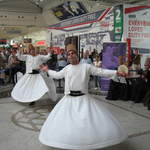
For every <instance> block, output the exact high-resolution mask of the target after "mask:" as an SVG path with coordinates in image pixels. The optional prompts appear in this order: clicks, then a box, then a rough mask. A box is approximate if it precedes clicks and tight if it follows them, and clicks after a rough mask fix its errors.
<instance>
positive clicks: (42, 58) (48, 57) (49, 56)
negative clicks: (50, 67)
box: [40, 53, 51, 62]
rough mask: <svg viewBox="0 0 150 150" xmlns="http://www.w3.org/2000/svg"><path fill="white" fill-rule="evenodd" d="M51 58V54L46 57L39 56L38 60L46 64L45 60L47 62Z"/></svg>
mask: <svg viewBox="0 0 150 150" xmlns="http://www.w3.org/2000/svg"><path fill="white" fill-rule="evenodd" d="M50 58H51V54H50V53H49V54H47V55H40V59H41V60H42V61H43V62H46V61H47V60H49V59H50Z"/></svg>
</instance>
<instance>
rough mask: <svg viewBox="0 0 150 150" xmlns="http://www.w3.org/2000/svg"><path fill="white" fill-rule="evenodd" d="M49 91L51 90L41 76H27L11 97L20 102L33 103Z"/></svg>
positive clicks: (21, 80)
mask: <svg viewBox="0 0 150 150" xmlns="http://www.w3.org/2000/svg"><path fill="white" fill-rule="evenodd" d="M48 91H49V88H48V86H47V85H46V83H45V81H44V79H43V77H42V76H41V75H40V74H25V75H24V76H23V77H22V78H21V79H20V80H19V81H18V82H17V84H16V85H15V87H14V88H13V90H12V92H11V96H12V98H13V99H14V100H16V101H19V102H33V101H37V100H39V99H40V98H41V97H42V96H43V95H44V94H45V93H47V92H48Z"/></svg>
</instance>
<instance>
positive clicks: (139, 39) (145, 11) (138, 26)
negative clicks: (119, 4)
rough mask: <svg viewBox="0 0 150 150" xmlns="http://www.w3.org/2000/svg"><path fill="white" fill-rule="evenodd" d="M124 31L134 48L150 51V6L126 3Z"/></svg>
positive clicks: (145, 51) (141, 51) (143, 51)
mask: <svg viewBox="0 0 150 150" xmlns="http://www.w3.org/2000/svg"><path fill="white" fill-rule="evenodd" d="M124 31H125V32H124V33H125V38H130V39H131V48H132V49H136V48H137V49H139V51H140V53H142V54H143V53H150V44H149V42H150V6H136V5H125V15H124Z"/></svg>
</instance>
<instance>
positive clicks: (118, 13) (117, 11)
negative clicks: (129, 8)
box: [114, 5, 123, 41]
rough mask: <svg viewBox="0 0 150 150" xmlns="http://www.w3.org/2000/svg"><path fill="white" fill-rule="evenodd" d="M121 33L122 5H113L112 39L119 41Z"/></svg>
mask: <svg viewBox="0 0 150 150" xmlns="http://www.w3.org/2000/svg"><path fill="white" fill-rule="evenodd" d="M122 34H123V5H118V6H115V7H114V41H121V39H122Z"/></svg>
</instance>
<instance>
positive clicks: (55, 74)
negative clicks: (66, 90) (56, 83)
mask: <svg viewBox="0 0 150 150" xmlns="http://www.w3.org/2000/svg"><path fill="white" fill-rule="evenodd" d="M48 74H49V75H50V77H52V78H54V79H62V78H64V77H65V68H64V69H62V70H61V71H58V72H57V71H54V70H48Z"/></svg>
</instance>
